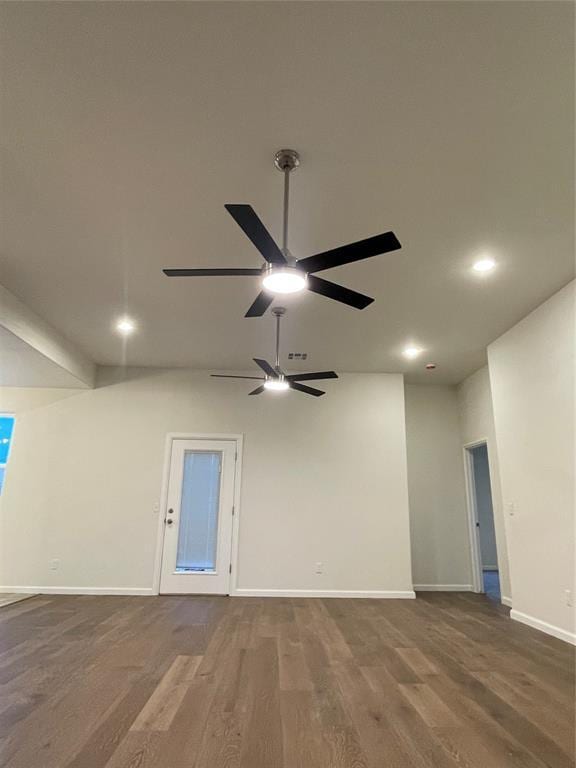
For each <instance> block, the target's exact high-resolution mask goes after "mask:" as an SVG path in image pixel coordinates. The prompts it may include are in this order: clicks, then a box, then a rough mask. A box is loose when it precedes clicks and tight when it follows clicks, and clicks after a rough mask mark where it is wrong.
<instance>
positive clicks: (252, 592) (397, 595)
mask: <svg viewBox="0 0 576 768" xmlns="http://www.w3.org/2000/svg"><path fill="white" fill-rule="evenodd" d="M230 594H231V596H233V597H354V598H372V599H374V598H376V599H382V598H394V599H400V600H413V599H414V598H415V597H416V595H415V593H414V592H413V591H412V590H406V591H405V592H400V591H399V592H395V591H382V590H369V589H366V590H359V591H355V590H348V589H344V590H339V589H242V588H240V589H235V590H234V592H231V593H230Z"/></svg>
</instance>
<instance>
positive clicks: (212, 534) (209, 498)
mask: <svg viewBox="0 0 576 768" xmlns="http://www.w3.org/2000/svg"><path fill="white" fill-rule="evenodd" d="M221 472H222V454H221V453H220V452H218V451H214V452H212V451H185V453H184V466H183V472H182V495H181V502H180V515H179V518H180V520H179V528H178V551H177V555H176V570H177V571H214V570H216V556H217V549H218V509H219V506H220V475H221Z"/></svg>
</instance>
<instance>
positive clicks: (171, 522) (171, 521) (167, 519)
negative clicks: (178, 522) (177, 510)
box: [164, 517, 174, 525]
mask: <svg viewBox="0 0 576 768" xmlns="http://www.w3.org/2000/svg"><path fill="white" fill-rule="evenodd" d="M164 522H165V523H166V525H174V520H173V519H172V518H171V517H167V518H166V520H164Z"/></svg>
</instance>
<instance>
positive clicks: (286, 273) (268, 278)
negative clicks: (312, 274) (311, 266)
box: [262, 267, 306, 293]
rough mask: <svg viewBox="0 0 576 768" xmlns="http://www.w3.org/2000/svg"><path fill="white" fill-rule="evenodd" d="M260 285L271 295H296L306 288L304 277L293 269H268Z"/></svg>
mask: <svg viewBox="0 0 576 768" xmlns="http://www.w3.org/2000/svg"><path fill="white" fill-rule="evenodd" d="M262 285H263V287H264V288H266V290H267V291H272V293H298V292H299V291H303V290H304V288H306V275H305V274H304V273H303V272H301V271H300V270H298V269H294V268H293V267H281V268H280V269H270V270H268V271H267V272H266V274H265V275H264V277H263V279H262Z"/></svg>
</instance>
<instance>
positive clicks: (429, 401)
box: [406, 384, 472, 590]
mask: <svg viewBox="0 0 576 768" xmlns="http://www.w3.org/2000/svg"><path fill="white" fill-rule="evenodd" d="M406 439H407V445H408V488H409V496H410V527H411V532H412V563H413V578H414V584H415V588H416V589H419V588H424V589H447V588H448V589H461V590H467V589H471V588H472V587H471V584H472V581H471V579H472V576H471V570H470V539H469V535H468V522H467V517H466V491H465V484H464V464H463V460H462V447H461V439H460V432H459V423H458V400H457V395H456V389H455V388H454V387H449V386H434V385H418V384H412V385H410V384H409V385H406Z"/></svg>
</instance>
